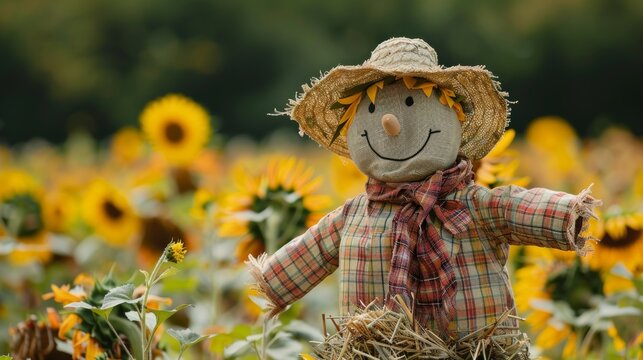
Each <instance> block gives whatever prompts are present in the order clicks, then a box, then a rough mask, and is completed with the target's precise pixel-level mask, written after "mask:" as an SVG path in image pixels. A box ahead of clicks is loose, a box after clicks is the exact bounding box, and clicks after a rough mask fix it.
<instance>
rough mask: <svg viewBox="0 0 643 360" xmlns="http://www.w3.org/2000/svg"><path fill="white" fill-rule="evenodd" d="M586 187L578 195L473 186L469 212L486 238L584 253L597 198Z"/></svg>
mask: <svg viewBox="0 0 643 360" xmlns="http://www.w3.org/2000/svg"><path fill="white" fill-rule="evenodd" d="M590 194H591V191H590V188H587V189H585V190H583V191H582V192H581V193H580V194H578V195H572V194H567V193H564V192H557V191H552V190H547V189H542V188H535V189H530V190H527V189H524V188H522V187H519V186H515V185H510V186H501V187H497V188H494V189H487V188H484V187H481V186H477V185H476V186H475V188H474V190H473V192H472V193H471V195H472V197H471V201H473V204H472V205H473V209H472V216H473V218H474V221H477V222H479V223H480V224H481V225H482V227H483V229H484V231H485V232H486V234H487V236H488V237H489V238H492V239H493V238H496V239H499V240H501V241H504V242H506V243H509V244H511V245H534V246H541V247H548V248H555V249H560V250H576V251H577V252H579V253H581V254H584V252H585V242H586V241H587V240H588V239H589V238H588V237H587V236H586V235H585V233H586V230H587V227H588V221H589V218H591V217H594V218H595V217H596V216H595V215H594V212H593V208H594V207H595V206H598V205H600V201H598V200H595V199H594V198H593V197H592V196H590Z"/></svg>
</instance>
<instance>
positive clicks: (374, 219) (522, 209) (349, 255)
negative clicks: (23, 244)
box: [259, 185, 584, 336]
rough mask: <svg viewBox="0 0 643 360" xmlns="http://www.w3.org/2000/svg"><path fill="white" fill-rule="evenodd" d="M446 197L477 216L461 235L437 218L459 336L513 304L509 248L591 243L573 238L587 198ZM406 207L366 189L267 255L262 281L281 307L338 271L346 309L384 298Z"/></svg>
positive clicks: (491, 192) (470, 190)
mask: <svg viewBox="0 0 643 360" xmlns="http://www.w3.org/2000/svg"><path fill="white" fill-rule="evenodd" d="M444 200H456V201H459V202H461V203H462V204H464V205H465V206H466V207H467V208H468V210H469V212H470V214H471V218H472V221H471V222H470V223H469V224H468V225H467V228H466V230H465V231H462V232H459V233H457V234H456V235H453V234H451V232H449V231H447V230H446V229H445V228H444V227H443V225H442V224H441V223H440V222H439V221H438V220H435V219H433V220H432V221H433V225H434V226H435V227H436V229H437V231H438V232H439V233H440V236H441V238H442V241H444V245H445V247H446V249H447V251H448V253H449V256H450V259H451V261H452V263H453V264H455V269H456V278H457V284H458V288H457V294H456V300H455V302H456V314H455V317H454V318H453V319H452V320H451V322H450V323H449V330H450V331H451V332H455V333H457V334H459V335H460V336H463V335H465V334H468V333H470V332H472V331H475V330H476V329H479V328H481V327H484V326H486V325H488V324H490V323H493V322H495V320H496V317H497V316H499V315H500V314H502V313H503V312H504V311H505V310H506V309H514V296H513V291H512V289H511V284H510V281H509V275H508V273H507V268H506V267H505V264H506V262H507V257H508V253H509V245H535V246H542V247H549V248H556V249H561V250H580V249H581V248H582V247H583V245H584V238H582V237H579V236H576V238H574V237H575V236H574V229H575V222H576V219H577V218H581V219H584V215H583V214H582V213H581V210H580V209H582V204H580V203H582V202H583V199H581V196H580V195H579V196H576V195H570V194H566V193H562V192H555V191H550V190H547V189H540V188H537V189H531V190H526V189H523V188H520V187H517V186H513V185H512V186H506V187H498V188H494V189H487V188H485V187H481V186H477V185H469V186H466V187H464V188H462V189H459V190H457V191H455V192H453V193H451V194H449V195H447V196H446V197H445V198H444ZM399 206H400V205H396V204H391V203H387V202H373V201H368V199H367V196H366V194H360V195H358V196H357V197H355V198H353V199H351V200H348V201H347V202H346V203H345V204H344V205H343V206H341V207H339V208H337V209H336V210H334V211H333V212H331V213H329V214H327V215H326V216H325V217H324V218H323V219H322V220H320V221H319V223H318V224H316V225H315V226H313V227H311V228H310V229H308V231H306V233H304V234H303V235H301V236H299V237H297V238H295V239H294V240H292V241H291V242H290V243H288V244H287V245H285V246H284V247H282V248H281V249H280V250H279V251H277V252H276V253H275V254H274V255H272V256H271V257H270V258H268V259H267V261H266V262H265V263H264V265H263V268H262V275H263V280H264V281H262V282H261V283H262V284H259V285H260V287H261V288H262V290H263V291H264V292H265V294H266V296H267V297H268V298H269V300H270V301H271V302H272V303H273V305H274V306H275V310H276V311H274V312H278V311H280V310H283V308H284V307H286V306H287V305H288V304H291V303H293V302H294V301H296V300H297V299H299V298H301V297H303V296H304V295H305V294H306V293H308V292H309V291H310V290H311V289H312V288H313V287H315V286H316V285H317V284H318V283H319V282H321V281H322V280H323V279H324V278H325V277H326V276H328V275H329V274H331V273H333V272H334V271H335V270H337V269H338V268H339V271H340V283H339V287H340V288H339V297H340V298H339V303H340V305H341V313H342V314H346V313H350V312H351V311H352V310H353V309H354V308H355V307H356V306H363V304H368V303H370V302H371V301H372V300H374V299H379V301H382V300H383V299H385V297H386V293H387V290H388V285H389V282H388V276H389V270H390V265H391V255H392V251H393V244H392V231H391V229H392V223H391V222H392V220H393V217H394V215H395V213H396V212H397V210H398V208H399ZM579 216H583V217H579ZM365 235H366V236H365ZM514 311H515V310H514ZM499 325H500V326H499V328H500V329H504V331H506V332H518V324H517V321H516V320H515V319H511V318H509V319H507V320H506V321H505V322H504V323H502V324H499ZM501 331H503V330H501Z"/></svg>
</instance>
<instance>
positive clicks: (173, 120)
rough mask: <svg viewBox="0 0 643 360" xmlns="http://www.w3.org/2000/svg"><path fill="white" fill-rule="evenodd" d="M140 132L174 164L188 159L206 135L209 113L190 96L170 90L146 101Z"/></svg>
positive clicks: (196, 153)
mask: <svg viewBox="0 0 643 360" xmlns="http://www.w3.org/2000/svg"><path fill="white" fill-rule="evenodd" d="M140 121H141V126H142V128H143V132H144V133H145V135H146V136H147V138H148V139H149V140H150V142H151V143H152V146H153V147H154V148H155V149H156V150H157V151H158V152H159V153H161V154H162V155H163V156H164V157H165V159H166V160H167V161H168V162H169V163H171V164H173V165H177V166H183V165H186V164H188V163H190V162H191V161H192V160H194V158H196V157H197V156H198V155H199V153H200V152H201V151H202V150H203V147H204V146H205V145H206V143H207V142H208V139H209V137H210V131H211V129H210V116H209V115H208V113H207V112H206V111H205V109H203V107H201V105H199V104H197V103H196V102H194V101H192V100H191V99H189V98H187V97H185V96H182V95H178V94H170V95H166V96H164V97H162V98H160V99H157V100H154V101H152V102H151V103H149V104H148V105H147V106H146V107H145V109H144V110H143V113H142V114H141V116H140Z"/></svg>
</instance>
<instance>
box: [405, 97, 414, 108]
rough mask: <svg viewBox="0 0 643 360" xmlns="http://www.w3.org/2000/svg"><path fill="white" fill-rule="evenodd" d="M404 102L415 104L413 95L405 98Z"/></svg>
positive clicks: (407, 104) (409, 104)
mask: <svg viewBox="0 0 643 360" xmlns="http://www.w3.org/2000/svg"><path fill="white" fill-rule="evenodd" d="M404 102H405V103H406V106H411V105H413V96H409V97H407V98H406V100H405V101H404Z"/></svg>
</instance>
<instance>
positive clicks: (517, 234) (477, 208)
mask: <svg viewBox="0 0 643 360" xmlns="http://www.w3.org/2000/svg"><path fill="white" fill-rule="evenodd" d="M303 90H304V92H303V94H300V95H299V96H297V98H296V99H295V100H291V102H290V106H289V108H288V109H286V111H285V112H284V113H285V114H288V115H290V117H291V118H292V119H294V120H295V121H297V122H298V123H299V127H300V130H301V132H300V134H302V135H303V134H304V133H305V134H307V135H308V136H309V137H311V138H312V139H313V140H315V141H316V142H318V143H319V144H320V145H321V146H324V147H326V148H327V149H329V150H331V151H333V152H335V153H337V154H339V155H341V156H344V157H347V158H350V159H352V160H353V161H354V162H355V164H356V165H357V167H358V168H359V169H360V170H361V171H362V172H363V173H365V174H366V175H367V176H368V178H369V179H368V182H367V183H366V189H365V190H366V191H365V192H364V193H362V194H360V195H358V196H356V197H355V198H353V199H350V200H348V201H346V202H345V203H344V205H343V206H341V207H339V208H338V209H336V210H334V211H332V212H331V213H329V214H328V215H326V216H325V217H324V218H323V219H321V220H320V221H319V223H317V224H316V225H315V226H313V227H311V228H310V229H308V231H306V232H305V233H304V234H303V235H301V236H299V237H297V238H295V239H293V240H292V241H291V242H290V243H288V244H287V245H285V246H284V247H283V248H281V249H280V250H278V251H277V252H276V253H274V254H272V256H270V257H267V256H265V255H263V256H261V257H260V258H258V259H254V258H251V259H250V261H249V262H248V263H249V265H250V271H251V273H252V274H253V276H254V277H255V280H256V282H257V287H258V289H259V290H260V291H261V292H262V293H263V295H265V297H266V298H267V299H268V300H269V302H270V303H271V307H272V308H271V311H270V314H269V315H270V316H274V315H277V314H278V313H280V312H281V311H283V310H284V309H285V308H286V307H287V306H288V305H289V304H291V303H293V302H294V301H296V300H297V299H299V298H301V297H302V296H304V295H305V294H306V293H308V292H309V291H310V290H311V289H312V288H313V287H315V286H316V285H317V284H319V282H321V281H322V280H323V279H324V278H325V277H326V276H328V275H330V274H331V273H333V272H334V271H336V270H338V271H339V279H340V283H339V287H340V288H339V296H340V299H339V303H340V306H341V309H340V312H341V314H344V315H346V314H354V313H355V312H358V310H359V309H360V308H363V307H364V306H366V305H367V304H372V303H373V302H375V303H379V304H381V305H382V306H385V307H387V308H389V309H396V308H399V307H400V305H401V304H400V302H399V301H396V299H398V300H399V299H403V302H404V303H405V304H407V305H408V308H410V309H413V316H414V321H415V322H417V323H418V324H419V325H420V326H421V327H422V328H425V329H429V330H431V331H433V332H434V333H435V334H438V335H439V336H440V337H442V338H445V339H459V338H462V337H465V336H467V335H468V334H471V333H473V332H475V331H476V330H479V329H481V328H484V327H486V326H489V324H492V323H495V325H494V331H495V333H501V334H518V333H520V331H519V329H518V322H517V318H516V317H515V316H503V317H502V318H501V314H503V313H506V312H509V313H510V314H512V315H515V310H514V309H515V307H514V296H513V292H512V289H511V284H510V280H509V275H508V273H507V268H506V266H505V264H506V262H507V257H508V253H509V246H510V245H534V246H542V247H549V248H556V249H561V250H573V251H576V252H578V253H579V254H584V252H585V244H586V241H587V240H589V239H588V238H587V237H586V236H585V235H584V231H583V230H585V229H586V227H587V225H588V224H587V222H588V219H589V218H590V217H592V216H593V212H592V208H593V207H594V206H596V205H598V201H597V200H595V199H593V198H592V197H591V196H590V195H589V194H590V191H589V189H587V190H585V191H583V192H582V193H581V194H579V195H570V194H567V193H563V192H557V191H551V190H547V189H541V188H538V189H531V190H527V189H524V188H521V187H517V186H506V187H498V188H494V189H488V188H485V187H481V186H478V185H475V184H474V182H473V175H474V173H473V171H472V163H471V161H473V160H478V159H481V158H482V157H484V156H485V155H486V154H487V153H488V152H489V151H490V150H491V149H492V148H493V146H494V145H495V144H496V142H497V141H498V140H499V139H500V137H501V136H502V134H503V133H504V130H505V128H506V126H507V124H508V115H509V106H508V101H507V100H506V97H507V94H506V93H504V92H502V91H501V90H500V87H499V84H498V83H497V82H496V81H494V77H493V75H492V74H491V73H490V72H489V71H487V70H485V69H484V67H481V66H453V67H443V66H440V65H438V59H437V55H436V53H435V51H434V50H433V48H431V47H430V46H429V45H428V44H427V43H426V42H424V41H423V40H420V39H408V38H393V39H390V40H387V41H385V42H383V43H381V44H380V45H379V46H377V48H376V49H375V50H374V51H373V52H372V55H371V57H370V59H368V60H366V61H365V62H364V64H363V65H358V66H338V67H336V68H334V69H332V70H331V71H330V72H328V73H327V74H325V75H324V76H323V77H322V78H321V79H315V80H314V81H313V83H312V84H311V85H310V86H308V85H304V86H303Z"/></svg>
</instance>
